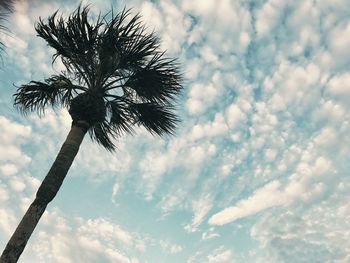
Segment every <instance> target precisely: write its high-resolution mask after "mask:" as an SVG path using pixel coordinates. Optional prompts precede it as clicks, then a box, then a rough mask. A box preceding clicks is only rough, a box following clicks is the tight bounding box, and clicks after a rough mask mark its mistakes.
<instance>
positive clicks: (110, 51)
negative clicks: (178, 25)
mask: <svg viewBox="0 0 350 263" xmlns="http://www.w3.org/2000/svg"><path fill="white" fill-rule="evenodd" d="M88 17H89V9H88V7H82V6H79V7H78V8H77V9H76V10H75V11H74V12H73V13H72V14H71V15H70V16H69V17H68V18H67V19H64V18H63V17H62V16H58V14H57V11H56V12H55V13H54V14H53V15H52V16H50V17H49V18H48V20H47V21H43V20H42V19H41V18H40V19H39V22H38V23H37V24H36V26H35V29H36V31H37V33H38V36H40V37H41V38H43V39H44V40H46V42H47V43H48V45H49V46H50V47H52V48H54V49H55V54H54V56H53V60H56V59H57V58H60V59H61V60H62V62H63V64H64V66H65V68H66V70H65V71H63V72H62V73H61V74H58V75H53V76H51V77H50V78H48V79H45V80H44V81H31V82H29V83H28V84H25V85H21V86H20V87H18V89H17V92H16V93H15V94H14V104H15V106H17V107H18V109H19V110H20V111H21V112H22V113H24V114H26V113H29V112H36V113H38V114H39V115H42V114H44V113H45V109H46V108H47V107H48V106H51V107H54V108H55V107H57V106H62V107H65V108H67V109H68V112H69V114H70V116H71V118H72V126H71V130H70V132H69V134H68V136H67V138H66V140H65V142H64V143H63V146H62V148H61V150H60V151H59V153H58V155H57V157H56V160H55V161H54V163H53V165H52V167H51V169H50V170H49V172H48V174H47V175H46V177H45V178H44V180H43V182H42V184H41V185H40V187H39V189H38V191H37V193H36V197H35V200H34V201H33V203H32V204H31V205H30V207H29V208H28V210H27V212H26V213H25V215H24V217H23V219H22V221H21V222H20V223H19V225H18V227H17V229H16V230H15V232H14V234H13V235H12V237H11V239H10V241H9V242H8V244H7V246H6V248H5V250H4V251H3V254H2V256H1V258H0V262H17V260H18V258H19V256H20V255H21V253H22V251H23V249H24V247H25V245H26V243H27V241H28V239H29V237H30V236H31V234H32V232H33V231H34V228H35V226H36V225H37V223H38V221H39V219H40V217H41V216H42V214H43V213H44V211H45V209H46V207H47V205H48V204H49V202H50V201H52V200H53V198H54V197H55V196H56V194H57V192H58V190H59V188H60V186H61V185H62V183H63V180H64V178H65V176H66V174H67V172H68V170H69V168H70V166H71V164H72V162H73V160H74V158H75V156H76V154H77V152H78V150H79V146H80V144H81V142H82V140H83V138H84V136H85V134H86V133H87V132H88V133H89V134H90V137H91V138H92V139H93V140H94V141H96V142H97V143H99V144H100V145H102V146H103V147H104V148H106V149H107V150H108V151H113V150H114V149H115V144H114V143H113V140H114V139H115V138H118V137H119V136H121V135H122V134H124V133H132V132H133V131H134V128H133V127H135V125H136V126H144V127H145V128H146V129H147V130H148V131H149V132H151V133H152V134H156V135H160V136H161V135H164V134H173V132H174V129H175V128H176V126H177V123H178V121H179V120H178V117H177V116H176V114H175V112H174V107H175V101H176V98H177V97H178V95H179V94H180V92H181V90H182V87H183V86H182V74H181V73H180V71H179V65H178V63H177V62H176V60H174V59H169V58H166V57H164V52H161V51H160V48H159V39H158V38H157V37H156V36H155V35H154V33H147V32H146V28H145V27H144V26H143V25H142V23H141V21H140V15H136V16H131V14H130V11H129V10H125V9H124V10H123V11H122V12H121V13H119V14H117V15H115V14H114V13H113V11H112V12H110V13H108V14H106V15H105V16H103V17H101V16H99V17H98V18H97V19H96V20H97V21H96V22H94V23H90V22H89V21H88Z"/></svg>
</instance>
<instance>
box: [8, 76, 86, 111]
mask: <svg viewBox="0 0 350 263" xmlns="http://www.w3.org/2000/svg"><path fill="white" fill-rule="evenodd" d="M82 89H83V88H81V87H79V86H74V85H73V84H72V83H71V81H70V80H69V79H67V78H66V77H65V76H62V75H59V76H52V77H51V78H48V79H46V80H45V81H44V82H40V81H31V82H29V83H28V84H25V85H21V86H19V87H18V88H17V92H16V93H15V94H14V105H15V106H16V107H17V108H18V109H19V110H20V111H21V112H22V113H24V114H25V113H27V112H37V113H38V114H43V113H44V111H45V108H46V107H47V106H52V107H56V106H58V105H63V106H67V105H68V104H69V103H70V101H71V99H72V98H73V95H74V93H77V90H82Z"/></svg>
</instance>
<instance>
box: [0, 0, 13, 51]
mask: <svg viewBox="0 0 350 263" xmlns="http://www.w3.org/2000/svg"><path fill="white" fill-rule="evenodd" d="M12 12H13V0H0V33H4V32H6V31H8V28H7V27H6V26H5V25H4V23H5V22H6V20H7V17H8V16H9V14H10V13H12ZM3 49H4V43H3V40H2V38H1V39H0V51H2V50H3Z"/></svg>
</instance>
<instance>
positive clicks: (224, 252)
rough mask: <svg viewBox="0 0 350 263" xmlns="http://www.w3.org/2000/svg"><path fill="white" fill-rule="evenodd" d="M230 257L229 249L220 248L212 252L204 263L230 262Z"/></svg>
mask: <svg viewBox="0 0 350 263" xmlns="http://www.w3.org/2000/svg"><path fill="white" fill-rule="evenodd" d="M232 255H233V254H232V251H231V250H230V249H224V247H220V248H218V249H216V250H214V251H213V253H212V254H210V255H208V256H207V260H206V263H222V262H232Z"/></svg>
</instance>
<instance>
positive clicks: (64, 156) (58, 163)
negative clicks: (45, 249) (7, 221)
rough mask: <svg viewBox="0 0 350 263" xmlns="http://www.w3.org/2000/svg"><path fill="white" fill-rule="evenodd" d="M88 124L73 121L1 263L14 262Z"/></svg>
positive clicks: (57, 187) (56, 189) (66, 167)
mask: <svg viewBox="0 0 350 263" xmlns="http://www.w3.org/2000/svg"><path fill="white" fill-rule="evenodd" d="M88 127H89V125H88V123H86V122H84V121H79V122H77V123H73V124H72V127H71V130H70V132H69V134H68V136H67V138H66V140H65V142H64V143H63V145H62V148H61V150H60V151H59V153H58V155H57V157H56V160H55V162H54V163H53V165H52V166H51V169H50V171H49V172H48V174H47V175H46V177H45V178H44V180H43V182H42V183H41V185H40V187H39V189H38V191H37V193H36V197H35V200H34V201H33V203H32V204H31V205H30V206H29V208H28V210H27V212H26V213H25V215H24V216H23V218H22V220H21V222H20V223H19V225H18V226H17V228H16V230H15V232H14V233H13V235H12V237H11V239H10V241H9V242H8V243H7V245H6V248H5V250H4V251H3V253H2V255H1V257H0V263H13V262H17V261H18V258H19V256H20V255H21V254H22V252H23V250H24V248H25V246H26V244H27V242H28V240H29V238H30V236H31V234H32V233H33V231H34V229H35V227H36V225H37V224H38V222H39V219H40V218H41V216H42V214H43V213H44V212H45V209H46V207H47V205H48V204H49V203H50V202H51V201H52V199H53V198H54V197H55V196H56V194H57V192H58V190H59V189H60V187H61V185H62V183H63V180H64V178H65V177H66V175H67V172H68V170H69V168H70V166H71V165H72V162H73V160H74V158H75V156H76V155H77V153H78V150H79V146H80V144H81V142H82V141H83V139H84V136H85V134H86V132H87V129H88Z"/></svg>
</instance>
